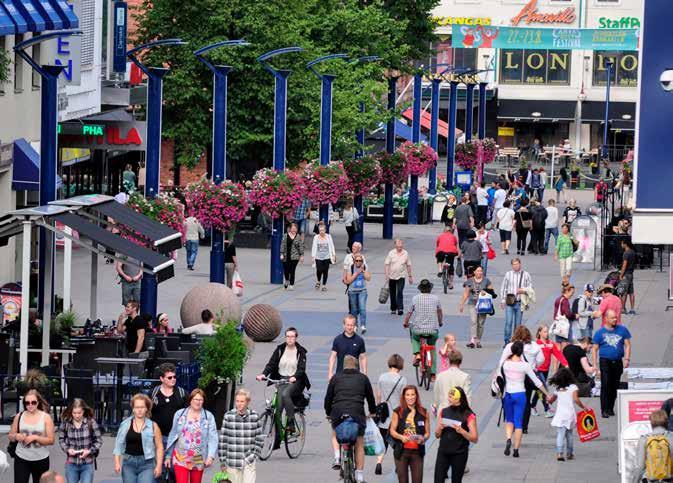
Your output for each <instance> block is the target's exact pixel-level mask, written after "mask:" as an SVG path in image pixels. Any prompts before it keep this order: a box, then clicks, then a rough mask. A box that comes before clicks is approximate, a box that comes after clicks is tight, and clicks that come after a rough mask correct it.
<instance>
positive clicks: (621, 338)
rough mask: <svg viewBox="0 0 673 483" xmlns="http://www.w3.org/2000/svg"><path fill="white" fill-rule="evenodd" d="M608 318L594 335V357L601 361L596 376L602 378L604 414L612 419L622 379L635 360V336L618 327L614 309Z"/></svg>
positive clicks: (607, 314)
mask: <svg viewBox="0 0 673 483" xmlns="http://www.w3.org/2000/svg"><path fill="white" fill-rule="evenodd" d="M605 315H606V318H605V320H606V324H605V326H603V327H601V328H600V329H598V330H597V331H596V333H595V334H594V338H593V344H594V345H593V347H592V355H593V360H594V361H599V363H598V370H597V371H596V377H600V378H601V415H602V416H603V417H604V418H608V417H610V416H614V415H615V411H614V408H615V401H616V399H617V389H619V380H620V379H621V377H622V372H624V369H625V368H627V367H629V362H630V360H631V333H630V332H629V329H627V328H626V327H624V326H623V325H617V314H616V313H615V312H614V310H608V311H607V312H606V314H605Z"/></svg>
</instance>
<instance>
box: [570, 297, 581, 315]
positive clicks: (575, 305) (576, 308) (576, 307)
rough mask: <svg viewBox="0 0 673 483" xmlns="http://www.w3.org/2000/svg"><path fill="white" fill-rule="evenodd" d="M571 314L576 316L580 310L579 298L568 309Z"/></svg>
mask: <svg viewBox="0 0 673 483" xmlns="http://www.w3.org/2000/svg"><path fill="white" fill-rule="evenodd" d="M570 310H571V311H572V313H573V314H577V313H578V312H579V310H580V298H579V297H577V298H575V300H573V306H572V307H571V308H570Z"/></svg>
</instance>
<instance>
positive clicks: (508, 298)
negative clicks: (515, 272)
mask: <svg viewBox="0 0 673 483" xmlns="http://www.w3.org/2000/svg"><path fill="white" fill-rule="evenodd" d="M522 281H523V270H521V273H520V274H519V282H518V283H517V285H516V288H515V289H514V293H508V294H506V295H505V304H507V305H509V306H512V305H514V304H516V296H517V292H518V291H519V288H520V287H521V282H522Z"/></svg>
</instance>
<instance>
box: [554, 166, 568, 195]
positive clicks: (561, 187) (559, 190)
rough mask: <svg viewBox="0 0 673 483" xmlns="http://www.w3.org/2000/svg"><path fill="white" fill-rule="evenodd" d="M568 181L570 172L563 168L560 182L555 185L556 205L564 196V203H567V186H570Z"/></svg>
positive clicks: (559, 178)
mask: <svg viewBox="0 0 673 483" xmlns="http://www.w3.org/2000/svg"><path fill="white" fill-rule="evenodd" d="M568 181H569V177H568V170H567V169H565V168H561V171H560V174H559V177H558V180H557V181H556V184H555V185H554V188H555V189H556V203H559V202H560V198H561V195H563V202H564V203H565V202H566V186H568Z"/></svg>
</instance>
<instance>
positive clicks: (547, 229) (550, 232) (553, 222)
mask: <svg viewBox="0 0 673 483" xmlns="http://www.w3.org/2000/svg"><path fill="white" fill-rule="evenodd" d="M547 205H548V206H547V208H546V210H547V219H546V220H545V221H544V250H543V253H544V254H545V255H546V254H547V252H548V251H549V240H550V239H551V237H554V245H556V242H557V241H558V208H556V201H554V200H553V199H550V200H549V201H548V202H547Z"/></svg>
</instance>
